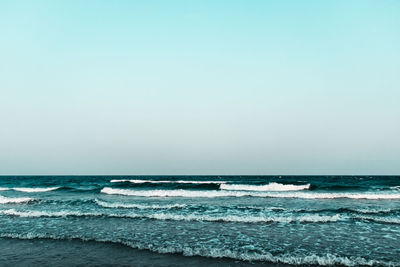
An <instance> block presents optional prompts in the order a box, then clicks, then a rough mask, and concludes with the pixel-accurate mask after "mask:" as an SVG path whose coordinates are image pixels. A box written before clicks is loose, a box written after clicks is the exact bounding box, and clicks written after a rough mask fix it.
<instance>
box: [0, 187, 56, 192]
mask: <svg viewBox="0 0 400 267" xmlns="http://www.w3.org/2000/svg"><path fill="white" fill-rule="evenodd" d="M59 188H60V187H1V188H0V191H8V190H14V191H19V192H25V193H37V192H48V191H53V190H57V189H59Z"/></svg>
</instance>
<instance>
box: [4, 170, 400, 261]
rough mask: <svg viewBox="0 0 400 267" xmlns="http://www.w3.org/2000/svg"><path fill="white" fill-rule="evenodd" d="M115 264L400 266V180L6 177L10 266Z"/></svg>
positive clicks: (6, 236)
mask: <svg viewBox="0 0 400 267" xmlns="http://www.w3.org/2000/svg"><path fill="white" fill-rule="evenodd" d="M107 264H108V265H110V266H118V265H121V266H157V265H160V266H169V265H170V266H181V265H190V266H196V265H197V266H204V265H210V266H222V265H226V266H235V265H237V266H252V265H256V266H258V265H270V266H291V265H312V266H325V265H328V266H331V265H338V266H400V176H354V175H352V176H279V175H277V176H0V265H1V266H14V265H15V266H16V265H19V266H32V265H40V266H44V265H49V266H50V265H51V266H56V265H59V266H67V265H71V266H78V265H80V266H90V265H97V266H100V265H107ZM179 264H181V265H179Z"/></svg>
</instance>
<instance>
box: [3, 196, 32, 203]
mask: <svg viewBox="0 0 400 267" xmlns="http://www.w3.org/2000/svg"><path fill="white" fill-rule="evenodd" d="M32 200H34V199H33V198H29V197H4V196H0V204H8V203H23V202H29V201H32Z"/></svg>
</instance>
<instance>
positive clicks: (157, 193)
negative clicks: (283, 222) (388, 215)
mask: <svg viewBox="0 0 400 267" xmlns="http://www.w3.org/2000/svg"><path fill="white" fill-rule="evenodd" d="M101 193H104V194H110V195H125V196H137V197H208V198H215V197H244V196H251V197H271V198H304V199H336V198H350V199H371V200H384V199H400V194H383V193H368V192H366V193H312V192H255V191H230V190H204V191H200V190H184V189H174V190H132V189H119V188H111V187H104V188H103V189H102V190H101Z"/></svg>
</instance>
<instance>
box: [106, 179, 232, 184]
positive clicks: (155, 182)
mask: <svg viewBox="0 0 400 267" xmlns="http://www.w3.org/2000/svg"><path fill="white" fill-rule="evenodd" d="M124 182H130V183H134V184H144V183H152V184H159V183H160V184H167V183H177V184H225V183H228V182H229V181H186V180H177V181H173V180H162V181H156V180H124V179H122V180H111V181H110V183H124Z"/></svg>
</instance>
